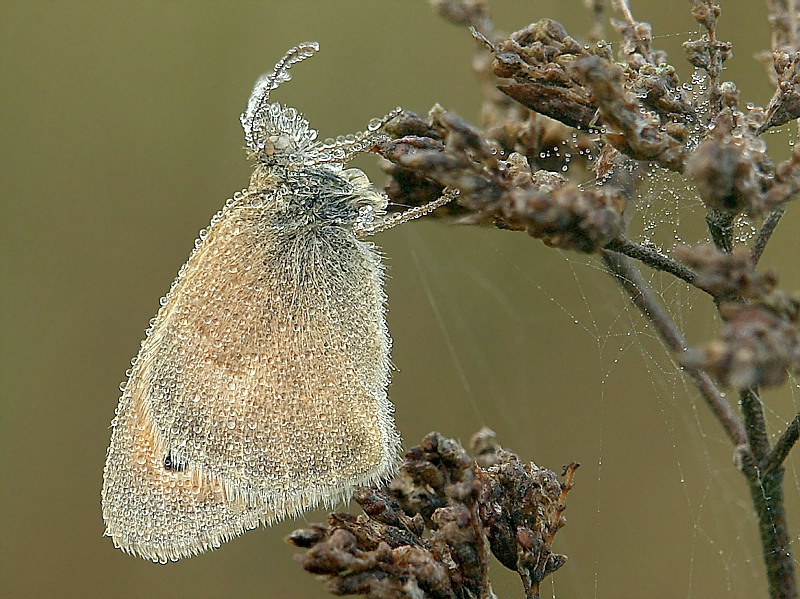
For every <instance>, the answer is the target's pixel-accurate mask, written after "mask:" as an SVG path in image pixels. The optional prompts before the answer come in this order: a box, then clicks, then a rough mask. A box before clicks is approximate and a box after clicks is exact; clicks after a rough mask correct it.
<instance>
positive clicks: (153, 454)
mask: <svg viewBox="0 0 800 599" xmlns="http://www.w3.org/2000/svg"><path fill="white" fill-rule="evenodd" d="M263 201H268V200H267V199H266V198H262V197H261V196H259V194H257V193H250V194H245V195H243V196H239V197H237V199H236V200H235V201H234V202H232V203H230V204H229V205H228V206H227V207H226V208H225V209H224V210H223V211H222V212H221V213H220V215H218V216H217V217H216V218H215V221H214V223H213V224H212V226H211V227H210V229H209V231H208V234H207V235H206V237H205V239H204V240H203V242H202V243H201V244H200V246H199V247H198V248H197V249H196V250H195V252H194V253H193V254H192V256H191V257H190V259H189V261H188V262H187V264H186V265H185V266H184V268H183V269H182V270H181V273H180V274H179V277H178V279H177V280H176V282H175V284H174V285H173V288H172V289H171V291H170V293H169V294H168V295H167V298H166V303H165V304H164V306H163V307H162V309H161V310H160V311H159V314H158V316H157V318H156V320H155V322H154V324H153V327H152V329H151V332H150V334H149V336H148V338H147V339H146V340H145V342H144V343H143V346H142V350H141V352H140V354H139V358H138V360H137V362H136V364H135V365H134V368H133V370H132V373H131V377H130V380H129V382H128V385H127V386H126V388H125V392H124V394H123V397H122V399H121V401H120V405H119V408H118V413H117V417H116V418H115V421H114V430H113V433H112V440H111V446H110V448H109V455H108V459H107V463H106V471H105V476H104V488H103V504H104V505H103V512H104V516H105V518H106V522H107V527H108V533H109V534H110V535H111V536H113V537H114V540H115V542H116V543H117V544H118V545H119V546H120V547H121V548H123V549H125V550H128V551H130V552H133V553H136V554H139V555H142V556H143V557H149V558H151V559H162V560H163V559H177V558H179V557H183V556H188V555H192V554H194V553H197V552H198V551H202V550H203V549H205V548H210V547H215V546H218V545H219V543H220V542H221V541H224V540H226V539H227V538H229V537H231V536H234V535H237V534H239V533H241V532H243V531H244V530H247V529H248V528H253V527H254V526H257V525H258V523H259V522H260V521H265V522H271V521H274V520H277V519H280V518H283V517H285V516H287V515H292V514H295V513H297V512H299V511H301V510H304V509H306V508H308V507H310V506H313V505H316V504H317V503H319V502H320V501H325V502H326V503H333V502H335V501H336V500H337V499H341V498H346V497H347V496H348V494H349V493H350V488H351V487H352V485H354V484H368V483H371V482H374V481H377V480H381V479H383V478H384V477H385V476H386V475H387V474H388V473H389V472H390V471H391V470H392V469H393V467H394V465H395V463H396V456H397V451H398V447H399V437H398V435H397V433H396V432H395V429H394V423H393V420H392V417H391V405H390V404H389V402H388V399H387V398H386V386H387V384H388V377H389V357H388V356H389V337H388V334H387V331H386V326H385V321H384V317H383V311H384V296H383V291H382V288H381V285H382V280H383V273H382V266H381V263H380V260H379V256H378V255H377V253H376V252H375V250H374V248H373V246H372V245H371V244H369V243H366V242H363V241H360V240H359V239H358V238H357V237H356V236H355V235H354V234H353V232H352V231H351V230H350V229H348V228H344V227H342V226H338V225H335V224H324V223H322V224H315V225H314V226H309V227H307V228H302V227H298V228H296V229H293V230H290V231H286V230H283V229H281V227H280V226H277V227H276V226H274V223H270V222H269V221H266V220H265V217H264V214H265V212H264V210H263V208H262V206H261V204H262V202H263ZM134 503H136V504H137V505H136V506H135V507H134V506H133V504H134ZM142 504H146V505H145V506H144V508H143V506H142ZM148 516H149V517H148Z"/></svg>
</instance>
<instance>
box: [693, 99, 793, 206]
mask: <svg viewBox="0 0 800 599" xmlns="http://www.w3.org/2000/svg"><path fill="white" fill-rule="evenodd" d="M756 129H757V124H756V123H755V122H754V121H753V120H751V119H748V118H747V117H745V116H744V115H742V114H741V113H739V112H737V111H735V110H730V109H725V110H723V111H722V112H721V113H720V114H719V115H718V117H717V118H716V119H715V122H714V124H713V128H712V131H711V135H710V136H709V137H707V138H706V139H704V140H703V141H702V142H700V144H699V145H698V146H697V148H696V149H695V150H694V151H693V152H692V153H691V155H690V156H689V159H688V161H687V164H686V171H687V173H688V174H689V175H691V176H692V177H693V179H694V181H695V184H696V185H697V192H698V193H699V195H700V197H701V198H702V200H703V202H705V204H706V206H708V207H709V208H710V209H712V210H716V211H718V212H721V213H726V214H731V215H735V214H739V213H741V212H747V213H748V214H760V213H761V212H763V211H764V210H765V209H766V208H770V207H773V206H769V205H768V195H767V193H766V192H767V190H768V189H769V188H770V187H771V186H772V185H773V184H774V182H775V178H774V171H775V167H774V165H773V163H772V161H771V160H770V158H769V156H768V155H767V146H766V144H765V143H764V141H763V140H762V139H760V138H758V137H756ZM783 200H785V198H781V201H783Z"/></svg>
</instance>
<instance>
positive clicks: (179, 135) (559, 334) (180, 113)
mask: <svg viewBox="0 0 800 599" xmlns="http://www.w3.org/2000/svg"><path fill="white" fill-rule="evenodd" d="M689 5H690V3H689V2H658V3H656V2H644V1H639V2H637V1H636V0H634V1H633V10H634V13H635V14H636V16H637V17H638V18H640V19H643V20H648V21H651V22H652V23H653V24H654V28H655V31H656V34H668V35H665V37H658V38H657V42H656V43H657V45H659V46H661V47H665V48H667V49H668V51H669V52H670V55H671V57H672V60H673V61H674V62H675V63H676V64H680V65H681V68H682V69H683V71H682V76H683V77H684V78H686V77H687V76H688V75H689V70H688V68H686V67H685V66H684V65H683V63H681V60H680V56H681V52H680V44H681V42H683V41H685V40H686V39H687V38H688V36H689V35H690V34H689V32H690V31H692V30H694V29H695V23H694V22H693V21H692V19H691V17H690V16H689ZM493 6H494V14H495V19H496V22H497V25H498V27H500V28H503V29H506V30H514V29H518V28H520V27H522V26H524V25H526V24H527V23H529V22H532V21H535V20H538V19H539V18H542V17H546V16H552V17H554V18H557V19H559V20H562V21H563V22H564V23H565V24H566V25H567V27H568V28H569V30H570V32H571V33H573V34H574V35H576V36H580V35H582V34H584V32H586V31H587V30H588V19H587V18H586V15H585V14H584V8H583V4H582V3H581V2H579V1H577V0H562V1H560V2H556V1H547V2H545V1H538V2H533V1H531V2H512V1H510V0H506V1H502V2H500V1H498V2H496V3H494V5H493ZM723 8H724V10H725V15H724V20H723V21H722V26H721V28H720V32H719V33H720V37H722V38H723V39H732V40H733V41H734V42H735V46H734V54H735V58H734V60H732V61H731V63H730V65H729V69H728V70H727V71H726V73H725V76H726V77H728V78H732V79H734V80H736V81H737V82H738V83H739V85H740V87H742V88H743V90H744V97H745V99H747V100H753V101H756V102H764V101H766V99H767V98H768V97H769V95H770V93H771V91H770V88H769V85H768V82H767V79H766V77H765V76H764V72H763V69H762V68H761V67H760V66H759V65H758V64H757V63H756V62H755V61H753V60H752V59H751V55H752V54H753V53H754V52H756V51H757V50H761V49H764V48H766V47H767V45H768V29H767V25H766V20H765V15H764V11H763V9H762V7H761V5H760V4H759V3H753V2H746V1H744V0H737V1H735V2H723ZM309 39H310V40H316V41H319V42H320V44H321V47H322V50H321V52H320V53H319V54H318V55H317V56H316V57H315V58H313V59H312V60H310V61H308V62H305V63H303V64H302V65H298V66H297V67H296V68H294V69H293V75H294V80H293V81H292V82H290V83H289V84H287V85H284V86H282V87H281V88H280V90H278V92H277V93H275V95H274V98H275V99H276V100H280V101H282V102H285V103H288V104H290V105H293V106H295V107H297V108H299V109H300V110H302V111H303V112H304V113H305V114H306V115H307V116H308V118H309V119H310V120H311V122H312V125H313V126H315V127H317V128H318V129H320V134H321V136H322V137H327V136H331V135H338V134H342V133H349V132H353V131H356V130H359V129H363V128H364V127H365V126H366V124H367V122H368V121H369V119H370V118H372V117H375V116H381V115H383V114H384V113H385V112H386V111H387V110H389V109H391V108H393V107H394V106H396V105H402V106H403V107H405V108H408V109H412V110H416V111H418V112H425V111H427V110H428V109H429V108H430V106H431V105H432V104H433V103H434V102H439V103H441V104H442V105H444V106H445V107H446V108H448V109H450V110H454V111H456V112H458V113H460V114H461V115H463V116H464V117H465V118H467V119H468V120H470V121H473V122H476V121H477V118H478V109H479V106H480V97H479V94H478V90H477V86H476V85H475V83H474V78H473V75H472V72H471V68H470V61H471V58H472V52H473V49H474V46H473V42H472V41H471V39H470V36H469V34H468V32H466V31H465V30H463V29H461V28H458V27H455V26H453V25H451V24H449V23H446V22H444V21H442V20H441V19H439V18H438V17H436V16H435V15H434V14H433V13H432V11H431V10H430V9H429V8H428V7H427V5H426V4H425V3H423V2H410V1H402V2H401V1H392V2H366V1H360V2H356V1H325V2H323V1H322V0H319V1H316V2H289V1H269V0H263V1H261V2H254V1H251V2H188V1H175V2H161V1H146V2H100V1H96V2H88V1H76V2H40V1H25V2H9V1H4V2H0V103H1V104H0V197H1V198H2V204H1V206H2V219H1V220H2V236H1V237H0V239H2V248H3V249H2V266H3V271H2V272H3V278H2V283H1V286H2V345H1V346H0V348H1V350H2V355H1V356H0V358H1V359H0V369H2V377H1V378H0V384H2V395H1V396H0V401H2V431H1V436H0V438H1V439H2V440H1V441H0V442H1V443H2V454H1V455H2V478H0V493H2V496H1V497H2V504H0V507H1V508H2V511H1V512H0V513H2V527H3V528H2V533H1V535H0V595H2V596H4V597H65V598H71V597H120V598H127V597H178V598H180V597H192V598H204V597H209V598H213V597H275V598H283V597H287V598H289V597H322V596H324V594H323V592H322V590H321V586H320V584H319V582H318V581H316V580H314V578H313V577H312V576H310V575H308V574H306V573H304V572H303V571H302V570H301V569H300V568H299V566H298V565H296V564H295V563H294V561H293V559H292V554H293V553H294V550H293V549H292V548H291V547H289V546H288V545H286V544H284V543H283V541H282V538H283V537H284V536H285V535H286V534H287V533H288V532H289V531H290V530H292V529H293V528H295V527H299V526H302V525H304V523H305V522H306V521H315V520H319V519H320V518H323V517H324V514H322V513H312V514H308V515H307V517H306V518H305V519H304V520H299V521H296V522H288V523H284V524H281V525H279V526H275V527H272V528H270V529H263V528H262V529H259V530H255V531H252V532H249V533H247V534H245V535H244V536H243V537H241V538H239V539H236V540H234V541H232V542H230V543H227V544H226V545H225V546H224V547H223V548H222V549H220V550H219V551H215V552H212V553H209V554H206V555H203V556H200V557H197V558H193V559H189V560H184V561H182V562H180V563H178V564H170V565H167V566H157V565H153V564H150V563H147V562H144V561H142V560H138V559H135V558H132V557H129V556H125V555H123V554H122V553H121V552H119V551H116V550H114V549H113V547H112V543H111V541H110V540H109V539H107V538H103V536H102V533H103V523H102V519H101V516H100V486H101V476H102V468H103V462H104V458H105V451H106V447H107V444H108V439H109V434H110V431H109V422H110V420H111V418H112V416H113V412H114V408H115V406H116V402H117V398H118V395H119V393H118V389H117V387H118V384H119V382H120V381H121V380H122V379H123V373H124V372H125V370H126V368H128V362H129V360H130V358H131V357H132V356H134V355H135V354H136V353H137V351H138V347H139V342H140V340H141V338H142V336H143V331H144V329H145V328H146V326H147V322H148V320H149V319H150V318H151V317H152V316H153V315H154V314H155V311H156V309H157V307H158V298H159V297H160V296H161V295H163V294H164V293H165V292H166V290H167V289H168V287H169V284H170V282H171V281H172V278H173V276H174V275H175V273H176V272H177V270H178V268H179V267H180V265H181V264H182V262H183V261H184V260H185V259H186V257H187V256H188V254H189V251H190V249H191V247H192V243H193V241H194V239H195V237H196V235H197V232H198V231H199V230H200V229H201V228H203V227H204V226H206V225H207V223H208V221H209V220H210V218H211V216H212V215H213V213H214V212H215V211H216V210H217V209H218V208H219V207H220V206H221V205H222V203H223V202H224V200H225V199H226V198H227V197H229V196H230V195H231V194H232V193H233V192H234V191H236V190H238V189H240V188H242V187H243V186H245V185H246V183H247V179H248V173H249V165H248V164H247V162H246V160H245V158H244V152H243V151H242V149H241V148H242V145H243V141H242V134H241V128H240V126H239V122H238V117H239V113H240V112H241V111H242V109H243V108H244V106H245V103H246V101H247V98H248V96H249V93H250V90H251V87H252V84H253V82H254V81H255V79H256V77H257V76H258V75H260V74H261V73H262V72H264V71H267V70H269V69H271V68H272V65H273V64H274V63H275V62H276V61H277V60H278V59H279V58H280V57H281V56H282V54H283V52H284V51H285V50H286V49H288V48H289V47H291V46H293V45H295V44H297V43H298V42H301V41H305V40H309ZM776 137H779V136H776ZM781 139H782V140H783V141H780V142H779V143H778V144H777V147H778V148H779V149H780V151H781V152H783V153H784V154H785V153H786V152H787V144H786V140H785V139H786V138H785V136H784V137H783V138H781ZM358 164H359V165H360V166H363V167H364V168H368V169H370V173H371V174H372V176H373V177H374V179H375V180H376V182H377V183H378V184H380V180H381V176H380V174H379V173H378V171H377V169H376V168H375V160H374V158H372V157H369V156H368V157H362V158H360V159H359V161H358ZM655 201H656V202H657V201H658V199H657V198H656V200H655ZM693 205H694V206H695V207H696V202H694V203H693ZM797 208H798V207H797V206H793V207H792V209H793V210H794V212H795V214H791V213H790V215H789V216H788V217H787V218H786V220H785V222H784V223H782V224H781V228H780V229H779V231H778V239H776V243H775V244H774V246H772V247H771V248H770V250H769V252H768V254H767V255H766V256H765V258H764V261H765V263H774V264H775V265H776V266H777V267H778V268H779V272H780V274H781V276H782V280H783V281H784V282H785V283H786V284H787V286H788V287H790V288H797V287H800V273H798V270H800V269H798V268H797V255H798V251H799V250H800V243H798V236H797V234H796V232H795V231H796V230H797V227H798V225H800V219H798V217H797V214H796V212H797V210H796V209H797ZM682 220H683V221H684V222H686V223H687V224H690V223H692V222H695V223H700V224H701V221H702V214H701V212H699V211H697V210H695V211H694V212H691V211H688V210H687V212H686V213H685V214H683V215H682ZM693 226H694V225H693ZM694 230H695V231H700V230H701V229H699V228H698V227H697V226H694ZM376 241H377V242H378V243H379V244H380V245H381V246H382V247H383V249H384V251H385V253H386V255H387V260H388V263H389V265H390V274H391V280H390V281H389V284H388V293H389V297H390V312H389V324H390V328H391V331H392V333H393V337H394V352H393V360H394V362H395V364H396V365H397V367H398V369H399V371H398V372H397V373H396V374H395V376H394V380H393V384H392V387H391V389H390V397H391V398H392V401H393V402H394V404H395V405H396V408H397V412H396V416H397V421H398V425H399V428H400V430H401V431H402V433H403V436H404V439H405V442H406V445H407V446H410V445H412V444H415V443H416V442H417V441H418V440H419V439H420V438H421V436H422V435H423V434H425V433H426V432H428V431H429V430H431V429H438V430H441V431H442V432H443V433H444V434H446V435H448V436H453V437H456V438H460V439H461V440H463V441H464V442H466V441H467V440H468V439H469V436H470V435H471V434H472V433H473V432H474V431H476V430H477V429H478V428H479V427H481V426H483V425H488V426H490V427H492V428H493V429H495V430H496V431H497V432H498V434H499V436H500V440H501V441H502V442H503V443H504V444H506V445H507V446H509V447H510V448H512V449H514V450H516V451H517V452H518V453H520V455H522V456H523V457H524V458H526V459H532V460H535V461H536V462H537V463H539V464H540V465H543V466H547V467H549V468H551V469H554V470H557V471H558V470H560V467H561V465H562V464H564V463H566V462H567V461H570V460H578V461H580V462H582V464H583V466H582V467H581V469H580V470H579V471H578V476H577V484H576V487H575V489H574V491H573V493H572V495H570V500H569V504H568V510H567V517H568V520H569V525H568V526H567V528H566V529H564V530H563V531H562V532H561V533H560V534H559V536H558V538H557V546H556V549H557V550H558V551H561V552H563V553H566V554H568V555H569V561H568V562H567V564H566V566H564V568H563V569H562V570H561V571H559V572H558V573H557V574H556V575H555V577H554V578H553V582H552V583H550V582H548V583H547V584H546V585H545V589H544V593H543V595H544V596H550V595H551V594H558V596H561V597H688V596H691V597H714V596H715V597H720V596H726V595H729V596H734V597H754V596H764V595H765V592H764V582H763V580H764V577H763V573H762V569H763V566H762V565H761V561H760V555H759V551H758V549H757V545H756V542H757V541H756V536H755V528H756V527H755V522H754V520H753V517H752V515H751V514H750V510H749V499H748V497H747V491H746V489H745V486H744V483H743V481H742V480H740V477H739V475H738V474H737V473H736V472H735V471H734V470H733V467H732V455H733V451H732V448H731V447H730V446H729V445H728V443H727V441H726V439H725V438H724V437H723V435H722V434H721V433H720V431H719V429H718V427H717V426H716V423H715V422H713V421H712V420H711V419H710V418H709V417H708V414H707V413H706V410H705V408H704V406H703V405H702V404H701V403H700V402H699V401H698V400H697V399H696V397H695V395H694V393H693V391H692V389H691V387H690V386H689V385H685V384H684V383H683V381H681V380H680V379H676V378H675V377H674V375H673V374H672V373H673V367H672V365H671V364H670V362H669V361H668V360H667V359H665V357H664V354H663V351H662V350H661V349H660V347H659V345H658V343H656V342H654V341H652V339H650V337H649V334H648V333H647V330H646V328H645V327H644V326H643V324H642V323H641V321H640V319H639V317H638V315H637V314H636V313H635V312H633V311H632V310H631V309H629V308H628V307H627V304H626V302H625V301H624V298H622V297H621V296H620V295H619V293H618V292H617V291H616V288H615V285H614V284H613V282H612V281H611V280H610V279H608V278H607V277H606V276H605V275H603V274H602V273H601V272H599V270H598V269H596V268H594V267H593V265H594V264H595V263H594V262H592V261H591V260H586V259H584V258H583V257H580V256H577V255H572V254H560V253H558V252H555V251H552V250H549V249H547V248H545V247H544V246H543V245H542V244H541V243H540V242H539V241H536V240H534V239H532V238H529V237H526V236H524V235H522V234H519V233H509V232H504V231H495V230H479V229H475V228H467V227H458V226H448V225H443V224H441V223H436V222H415V223H411V224H407V225H404V226H403V227H399V228H397V229H394V230H391V231H389V232H387V233H385V234H382V235H380V236H379V237H378V238H377V239H376ZM690 297H691V296H690ZM680 313H681V317H682V318H683V319H684V321H685V323H686V324H687V326H688V327H690V329H691V330H692V338H695V339H702V338H703V336H704V335H705V334H707V333H708V332H709V331H710V330H712V328H713V327H712V325H709V324H707V318H708V314H709V313H710V312H709V310H708V308H707V307H706V306H705V300H704V299H702V298H700V299H699V302H698V304H697V307H696V308H690V307H689V305H688V304H687V305H684V306H683V307H682V308H681V310H680ZM630 322H632V323H633V324H632V327H631V326H629V323H630ZM629 328H633V329H634V330H636V331H638V333H637V334H636V335H633V336H628V335H626V331H627V330H628V329H629ZM662 370H663V373H662ZM795 393H796V392H795ZM769 400H770V411H769V417H770V424H771V425H772V427H773V430H775V429H776V428H777V427H781V426H782V425H783V423H784V422H785V421H786V420H788V419H790V418H791V417H792V415H793V413H795V412H796V411H797V410H798V404H800V401H798V398H797V396H796V394H793V393H791V392H782V393H776V394H772V395H770V396H769ZM798 465H800V460H798V458H797V453H795V456H793V459H792V460H791V461H790V464H789V472H788V474H787V504H788V509H789V518H790V523H791V524H793V525H794V529H793V530H794V533H795V538H797V536H796V535H797V533H798V531H800V500H799V499H798V483H797V468H798ZM798 554H800V549H797V548H795V555H798ZM493 579H494V580H495V587H496V590H497V592H498V594H500V595H501V596H504V597H521V596H522V589H521V586H520V585H519V583H518V582H517V581H516V580H515V579H514V577H513V576H508V575H506V574H504V573H503V572H502V571H501V567H500V566H496V567H495V569H494V571H493Z"/></svg>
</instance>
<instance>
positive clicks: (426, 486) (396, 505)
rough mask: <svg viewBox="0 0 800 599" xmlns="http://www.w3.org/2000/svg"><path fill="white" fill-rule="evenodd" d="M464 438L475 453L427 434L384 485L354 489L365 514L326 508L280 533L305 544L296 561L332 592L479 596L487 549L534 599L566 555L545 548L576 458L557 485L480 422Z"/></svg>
mask: <svg viewBox="0 0 800 599" xmlns="http://www.w3.org/2000/svg"><path fill="white" fill-rule="evenodd" d="M470 445H471V450H472V453H473V455H474V456H475V457H474V458H473V457H470V456H469V455H468V454H467V452H466V451H464V449H463V448H462V447H461V445H459V444H458V443H457V442H456V441H454V440H452V439H446V438H444V437H443V436H442V435H441V434H439V433H430V434H428V435H427V436H426V437H425V438H424V439H423V440H422V443H421V444H420V445H418V446H417V447H414V448H412V449H411V450H410V451H409V452H408V453H407V454H406V457H405V460H404V461H403V464H402V466H401V467H400V472H399V473H398V474H397V475H396V476H395V477H394V478H393V479H392V480H391V481H390V482H389V484H388V485H387V486H386V487H385V488H383V489H379V490H375V489H369V488H364V487H362V488H359V489H357V491H356V493H355V496H354V498H355V500H356V502H358V504H359V505H360V506H361V507H362V508H363V510H364V515H362V516H354V515H352V514H346V513H340V514H331V515H330V516H329V517H328V523H327V524H317V525H314V526H313V527H312V528H310V529H307V530H296V531H295V532H294V533H292V534H291V535H290V536H289V538H288V540H289V541H290V542H291V543H293V544H294V545H297V546H298V547H307V548H309V551H307V552H306V553H305V554H303V555H299V556H298V558H299V561H300V563H301V564H302V565H303V567H304V568H305V569H306V570H308V571H309V572H312V573H314V574H320V575H323V576H325V577H326V578H327V580H326V583H325V584H326V588H327V589H328V590H329V591H331V592H332V593H334V594H336V595H355V594H364V595H366V596H367V597H370V598H373V599H389V598H392V597H433V598H436V599H467V598H470V597H476V598H488V597H494V594H493V593H492V589H491V585H490V583H489V578H488V566H489V556H490V553H491V554H493V555H494V556H495V557H496V558H497V559H498V560H499V561H500V562H501V563H502V564H503V565H504V566H505V567H507V568H509V569H510V570H514V571H516V572H517V573H518V574H519V576H520V578H521V579H522V583H523V586H524V588H525V595H526V597H538V596H539V584H540V582H541V581H542V580H543V579H544V578H545V576H547V575H549V574H551V573H552V572H555V571H556V570H557V569H558V568H560V567H561V566H562V565H563V564H564V562H565V561H566V556H563V555H559V554H557V553H553V551H552V549H551V545H552V542H553V538H554V537H555V535H556V533H557V532H558V530H559V529H560V528H561V527H562V526H564V524H565V523H566V521H565V519H564V517H563V515H562V512H563V511H564V508H565V507H566V505H565V500H566V496H567V493H568V492H569V491H570V489H571V488H572V479H573V476H574V474H575V470H576V469H577V468H578V464H576V463H574V462H573V463H570V464H568V465H567V466H565V467H564V480H563V482H562V481H559V479H558V476H556V474H555V473H554V472H551V471H550V470H546V469H544V468H540V467H538V466H537V465H536V464H534V463H533V462H529V463H527V464H525V463H523V462H522V461H521V460H520V458H519V457H518V456H517V455H515V454H513V453H511V452H510V451H507V450H505V449H503V448H502V447H501V446H500V445H499V444H498V443H497V441H496V440H495V436H494V433H493V432H492V431H490V430H489V429H486V428H484V429H483V430H481V431H480V432H478V433H477V434H475V435H474V436H473V437H472V440H471V442H470Z"/></svg>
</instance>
